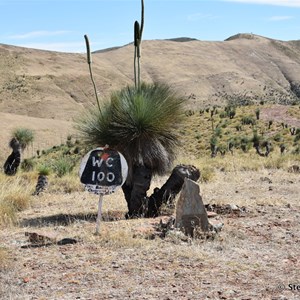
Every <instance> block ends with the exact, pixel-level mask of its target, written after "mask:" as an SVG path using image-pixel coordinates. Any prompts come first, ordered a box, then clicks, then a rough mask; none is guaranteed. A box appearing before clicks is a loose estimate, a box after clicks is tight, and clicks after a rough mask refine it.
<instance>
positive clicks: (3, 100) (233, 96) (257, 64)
mask: <svg viewBox="0 0 300 300" xmlns="http://www.w3.org/2000/svg"><path fill="white" fill-rule="evenodd" d="M133 56H134V49H133V45H132V44H128V45H126V46H123V47H116V48H110V49H104V50H101V51H96V52H95V53H94V54H93V57H92V59H93V71H94V77H95V81H96V85H97V88H98V93H99V95H100V96H103V97H105V96H107V95H109V94H110V93H111V92H112V91H114V90H116V89H120V88H122V87H124V86H126V85H128V84H133ZM141 64H142V65H141V70H142V80H144V81H146V82H151V81H163V82H167V83H168V84H171V85H172V86H173V87H174V88H175V89H177V90H178V91H179V92H180V93H182V94H183V95H185V96H186V98H187V99H188V102H187V107H188V106H191V107H193V109H197V108H199V107H203V106H206V105H212V104H225V103H226V102H227V101H228V100H234V101H238V102H240V103H243V102H245V101H257V102H259V101H261V100H264V101H266V102H276V103H281V104H289V103H293V102H294V101H299V98H300V41H289V42H283V41H278V40H273V39H269V38H265V37H261V36H257V35H252V34H238V35H235V36H232V37H230V38H228V39H227V40H226V41H223V42H207V41H200V40H195V39H189V38H177V39H171V40H151V41H143V43H142V58H141ZM94 103H95V97H94V90H93V87H92V84H91V80H90V75H89V71H88V65H87V63H86V55H85V54H74V53H60V52H53V51H42V50H34V49H29V48H22V47H14V46H8V45H3V44H0V113H6V114H7V115H6V118H5V120H9V125H10V126H9V127H13V126H21V125H22V122H21V123H20V122H16V121H15V118H14V115H22V116H24V117H25V118H26V117H32V118H41V120H42V122H44V123H47V122H49V124H52V123H53V122H51V119H55V120H56V122H55V123H56V124H59V122H60V120H63V121H71V120H72V119H73V118H74V117H76V116H77V115H78V114H79V113H80V112H81V111H82V109H83V108H84V107H89V106H91V105H92V104H94ZM9 116H10V117H9ZM49 126H50V127H51V125H49ZM6 130H7V123H5V122H4V118H2V117H1V122H0V132H1V138H0V140H1V142H3V138H4V134H3V132H4V131H6ZM37 130H38V128H37ZM68 130H70V129H69V128H66V126H65V124H64V125H62V126H61V130H60V131H59V134H56V139H55V138H54V139H52V137H50V136H49V137H47V138H48V139H49V138H51V139H52V141H53V142H54V141H55V142H58V141H59V140H61V139H62V137H61V136H62V135H64V132H67V131H68ZM5 134H6V135H7V134H8V133H7V132H6V133H5ZM6 138H7V137H6V136H5V140H6ZM5 140H4V141H5ZM56 140H57V141H56Z"/></svg>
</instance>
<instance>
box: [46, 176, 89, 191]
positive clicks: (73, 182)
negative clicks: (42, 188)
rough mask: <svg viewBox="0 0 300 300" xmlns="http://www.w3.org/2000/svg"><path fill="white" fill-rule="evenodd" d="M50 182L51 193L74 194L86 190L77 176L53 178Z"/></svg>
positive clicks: (49, 189)
mask: <svg viewBox="0 0 300 300" xmlns="http://www.w3.org/2000/svg"><path fill="white" fill-rule="evenodd" d="M49 182H50V184H49V188H48V192H49V193H72V192H81V191H83V190H84V188H83V185H82V184H81V183H80V180H79V177H78V175H77V174H76V175H75V174H69V175H66V176H64V177H55V176H51V177H50V179H49Z"/></svg>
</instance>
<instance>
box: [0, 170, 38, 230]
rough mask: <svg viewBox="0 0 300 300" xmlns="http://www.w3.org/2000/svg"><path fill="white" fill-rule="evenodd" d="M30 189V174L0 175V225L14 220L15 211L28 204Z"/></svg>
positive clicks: (31, 186) (31, 187)
mask: <svg viewBox="0 0 300 300" xmlns="http://www.w3.org/2000/svg"><path fill="white" fill-rule="evenodd" d="M32 190H33V184H32V183H31V180H30V176H29V177H22V176H19V175H18V176H14V177H6V176H4V175H0V225H9V224H14V223H15V222H16V220H17V217H16V213H17V212H18V211H21V210H24V209H26V208H28V207H29V206H30V202H31V193H32Z"/></svg>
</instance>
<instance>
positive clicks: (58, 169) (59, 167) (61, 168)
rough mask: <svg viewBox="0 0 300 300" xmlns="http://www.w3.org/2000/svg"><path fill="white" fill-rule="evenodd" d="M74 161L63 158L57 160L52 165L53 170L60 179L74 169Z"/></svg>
mask: <svg viewBox="0 0 300 300" xmlns="http://www.w3.org/2000/svg"><path fill="white" fill-rule="evenodd" d="M74 165H75V163H74V161H73V160H72V159H71V158H70V159H69V158H66V157H62V158H59V159H57V160H55V161H54V162H53V164H52V169H53V171H54V173H55V174H56V175H57V176H58V177H62V176H64V175H66V174H69V173H70V172H71V171H72V170H73V168H74Z"/></svg>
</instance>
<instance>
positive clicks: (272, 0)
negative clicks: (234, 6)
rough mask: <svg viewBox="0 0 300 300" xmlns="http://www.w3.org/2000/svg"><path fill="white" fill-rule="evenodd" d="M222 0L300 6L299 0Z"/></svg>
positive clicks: (225, 0) (226, 0)
mask: <svg viewBox="0 0 300 300" xmlns="http://www.w3.org/2000/svg"><path fill="white" fill-rule="evenodd" d="M222 1H223V2H240V3H250V4H251V3H252V4H266V5H278V6H289V7H300V0H222Z"/></svg>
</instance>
